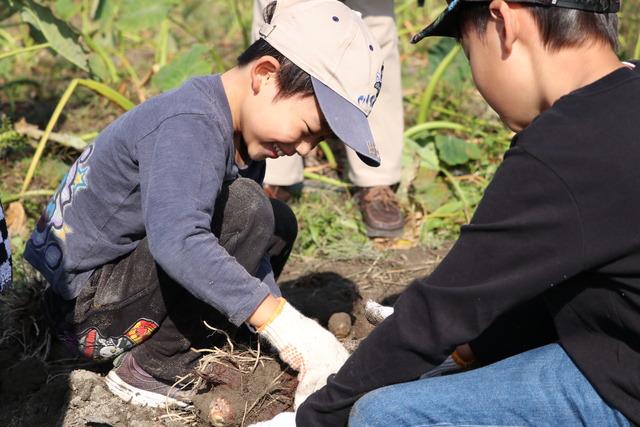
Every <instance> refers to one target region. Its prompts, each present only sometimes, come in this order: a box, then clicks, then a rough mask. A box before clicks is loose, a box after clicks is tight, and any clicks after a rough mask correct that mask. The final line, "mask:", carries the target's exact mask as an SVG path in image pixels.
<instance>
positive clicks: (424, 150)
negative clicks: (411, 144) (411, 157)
mask: <svg viewBox="0 0 640 427" xmlns="http://www.w3.org/2000/svg"><path fill="white" fill-rule="evenodd" d="M416 152H417V153H418V156H420V167H421V168H422V167H424V168H427V169H431V170H432V171H437V170H440V160H439V159H438V153H436V147H435V146H434V145H433V143H428V144H426V145H425V146H424V147H420V148H418V149H417V150H416Z"/></svg>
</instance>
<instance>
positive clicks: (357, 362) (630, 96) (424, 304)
mask: <svg viewBox="0 0 640 427" xmlns="http://www.w3.org/2000/svg"><path fill="white" fill-rule="evenodd" d="M618 9H619V1H617V0H604V1H591V0H558V1H556V0H553V1H551V0H527V1H519V2H512V1H505V0H493V1H490V2H489V1H484V0H454V1H453V2H451V3H450V4H449V7H448V9H447V10H446V11H445V12H444V13H443V14H442V15H441V16H440V17H439V18H438V19H437V21H435V22H434V23H433V24H431V25H430V26H428V27H427V28H425V29H424V30H423V31H422V32H421V33H420V34H418V35H417V36H416V37H414V41H418V40H419V39H421V38H423V37H426V36H452V37H457V38H458V39H459V40H460V41H461V43H462V46H463V47H464V50H465V53H466V55H467V57H468V58H469V62H470V65H471V70H472V74H473V77H474V81H475V83H476V85H477V87H478V89H479V91H480V92H481V94H482V95H483V97H484V98H485V99H486V100H487V102H488V103H489V104H490V105H491V106H492V107H493V108H494V109H495V110H496V112H497V113H498V114H499V115H500V116H501V118H502V120H503V121H504V122H505V123H506V124H507V125H508V126H509V127H510V128H511V129H513V130H514V131H516V132H518V133H517V135H516V136H515V137H514V139H513V142H512V144H511V148H510V149H509V150H508V152H507V153H506V155H505V158H504V161H503V163H502V165H501V166H500V168H499V169H498V171H497V173H496V175H495V178H494V179H493V181H492V183H491V184H490V185H489V187H488V188H487V190H486V193H485V195H484V197H483V200H482V202H481V203H480V205H479V207H478V209H477V212H476V213H475V215H474V217H473V219H472V221H471V223H470V224H469V225H467V226H465V227H463V229H462V232H461V235H460V238H459V240H458V241H457V243H456V244H455V246H454V247H453V249H452V250H451V252H450V253H449V255H448V256H447V257H446V258H445V259H444V260H443V262H442V263H441V265H440V266H439V267H438V268H437V269H436V270H435V271H434V272H433V274H431V276H429V277H428V278H425V279H422V280H417V281H416V282H414V283H413V284H412V285H411V286H410V287H409V288H408V289H407V290H406V292H405V293H404V294H403V295H402V296H401V297H400V299H399V300H398V302H397V303H396V305H395V313H394V314H392V315H391V316H390V317H389V318H387V319H386V320H385V321H384V322H383V323H382V324H381V325H380V326H379V327H378V328H377V329H376V330H374V332H373V333H372V334H371V336H370V337H368V338H367V339H366V340H365V341H364V342H363V343H362V344H361V346H360V347H359V348H358V350H357V351H356V352H355V353H354V354H353V355H352V356H351V358H350V359H349V360H348V361H347V362H346V363H345V365H344V366H343V367H342V369H341V370H340V371H339V372H338V373H337V374H336V375H335V376H333V377H330V378H329V381H328V383H327V385H326V386H325V387H324V388H323V389H321V390H320V391H318V392H317V393H315V394H313V395H312V396H311V397H310V398H309V399H308V400H307V401H306V402H305V403H304V404H303V405H302V406H301V407H300V408H299V410H298V414H297V424H298V425H301V426H305V427H307V426H341V425H345V424H346V423H347V421H349V423H350V425H353V426H364V425H366V426H388V425H413V426H415V425H421V426H426V425H453V426H460V425H465V426H468V425H501V426H502V425H509V426H513V425H518V426H523V425H538V426H540V425H547V426H548V425H562V426H570V425H593V426H604V425H607V426H610V425H621V426H628V425H630V424H631V423H635V424H638V423H640V232H638V227H637V224H636V221H637V218H639V217H640V192H639V191H638V189H639V188H640V167H638V165H639V164H640V145H639V144H638V138H639V137H638V135H640V109H639V108H638V102H639V101H640V74H638V72H636V71H635V70H634V68H635V67H634V65H633V64H629V63H622V62H620V61H619V60H618V58H617V56H616V54H615V45H616V40H617V29H616V27H617V19H616V15H615V12H617V11H618ZM524 306H526V311H523V310H522V307H524ZM525 312H526V313H532V317H530V318H527V317H525V316H523V315H522V313H525ZM545 320H546V321H550V322H551V323H550V324H551V325H552V326H553V327H552V330H551V331H544V332H545V333H544V334H542V332H543V331H539V330H537V329H538V328H537V325H543V324H544V322H545ZM538 322H539V323H538ZM523 325H524V326H523ZM522 328H524V329H522ZM526 329H529V330H531V331H534V332H535V334H524V333H519V331H522V330H526ZM496 331H500V335H496ZM539 332H540V333H539ZM546 332H550V333H546ZM554 335H555V337H554ZM541 336H544V339H541ZM487 342H493V343H495V345H496V346H498V347H499V348H495V351H496V352H502V353H503V354H504V355H505V356H511V357H509V358H507V359H504V360H501V361H498V362H497V363H494V364H492V365H489V366H485V367H481V368H478V369H475V370H471V371H468V372H464V373H460V374H455V375H449V376H442V377H437V378H425V379H419V377H420V376H421V374H423V373H424V372H427V371H429V370H430V369H431V368H433V367H434V366H436V365H438V364H439V363H440V362H442V361H443V360H444V359H445V358H446V357H447V356H448V355H449V354H450V353H451V352H452V351H453V349H454V348H455V347H456V346H458V345H460V344H463V343H470V344H471V348H472V350H474V352H476V354H477V355H478V354H479V353H481V352H486V351H487V348H486V343H487ZM514 342H517V345H515V346H514V345H512V343H514ZM509 347H510V348H509ZM505 348H508V351H505ZM374 390H375V391H374ZM363 396H364V397H363ZM354 404H355V406H354Z"/></svg>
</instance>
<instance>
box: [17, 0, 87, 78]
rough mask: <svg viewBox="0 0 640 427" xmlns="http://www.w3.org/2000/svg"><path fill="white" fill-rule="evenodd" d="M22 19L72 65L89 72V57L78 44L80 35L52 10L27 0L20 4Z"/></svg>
mask: <svg viewBox="0 0 640 427" xmlns="http://www.w3.org/2000/svg"><path fill="white" fill-rule="evenodd" d="M18 6H19V8H20V14H21V16H22V19H23V20H24V21H25V22H26V23H28V24H30V25H31V26H32V27H34V28H35V29H36V30H38V31H39V32H40V33H42V35H43V36H44V37H45V38H46V39H47V41H48V42H49V43H50V44H51V48H52V49H53V50H55V51H56V52H58V53H59V54H60V55H62V56H63V57H64V58H66V59H67V60H68V61H70V62H71V63H73V64H75V65H77V66H78V67H80V68H82V69H83V70H85V71H88V70H89V68H88V65H87V55H86V54H85V53H84V51H83V50H82V47H81V46H80V44H79V43H78V35H77V34H76V33H75V32H74V31H73V29H72V28H71V27H70V26H69V25H67V24H66V23H65V22H64V21H62V20H60V19H58V18H56V17H55V16H54V15H53V13H52V12H51V9H49V8H47V7H44V6H41V5H39V4H37V3H34V2H33V1H31V0H25V1H22V2H20V3H18Z"/></svg>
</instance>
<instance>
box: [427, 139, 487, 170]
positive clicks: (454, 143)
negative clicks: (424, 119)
mask: <svg viewBox="0 0 640 427" xmlns="http://www.w3.org/2000/svg"><path fill="white" fill-rule="evenodd" d="M436 147H437V148H438V155H439V157H440V160H442V161H443V162H445V163H447V164H448V165H451V166H455V165H462V164H464V163H467V162H468V161H469V160H472V159H473V160H475V159H479V158H480V156H481V155H482V152H481V151H480V149H479V148H478V147H477V146H475V145H473V144H469V143H468V142H466V141H464V140H462V139H460V138H456V137H455V136H450V135H446V136H445V135H438V136H437V137H436Z"/></svg>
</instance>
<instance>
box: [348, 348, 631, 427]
mask: <svg viewBox="0 0 640 427" xmlns="http://www.w3.org/2000/svg"><path fill="white" fill-rule="evenodd" d="M349 425H350V426H352V427H364V426H367V427H373V426H385V427H386V426H412V427H429V426H464V427H472V426H483V427H488V426H491V427H498V426H500V427H503V426H562V427H568V426H597V427H603V426H625V427H628V426H629V425H630V423H629V421H628V420H627V419H626V418H625V417H624V415H622V414H621V413H620V412H618V411H617V410H615V409H613V408H611V407H610V406H609V405H607V404H606V403H605V402H604V401H603V400H602V398H601V397H600V396H599V395H598V393H597V392H596V391H595V390H594V388H593V387H592V386H591V384H590V383H589V381H587V379H586V378H585V377H584V376H583V375H582V374H581V373H580V371H579V370H578V368H576V366H575V365H574V364H573V362H572V361H571V359H570V358H569V356H567V354H566V353H565V352H564V350H563V349H562V347H560V346H559V345H558V344H551V345H547V346H544V347H541V348H538V349H535V350H531V351H528V352H525V353H522V354H520V355H517V356H513V357H511V358H509V359H505V360H503V361H500V362H498V363H494V364H493V365H489V366H486V367H483V368H479V369H475V370H472V371H467V372H464V373H460V374H455V375H449V376H442V377H435V378H425V379H420V380H417V381H413V382H409V383H404V384H396V385H393V386H389V387H384V388H380V389H378V390H374V391H372V392H370V393H368V394H366V395H365V396H363V397H362V398H361V399H360V400H358V401H357V402H356V404H355V406H354V407H353V409H352V411H351V416H350V418H349Z"/></svg>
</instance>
